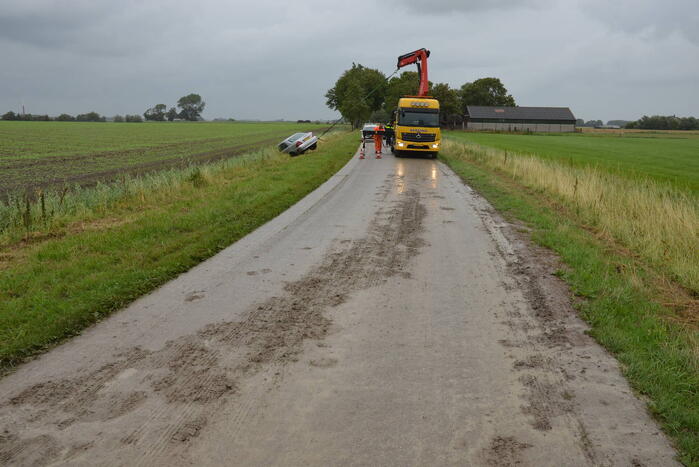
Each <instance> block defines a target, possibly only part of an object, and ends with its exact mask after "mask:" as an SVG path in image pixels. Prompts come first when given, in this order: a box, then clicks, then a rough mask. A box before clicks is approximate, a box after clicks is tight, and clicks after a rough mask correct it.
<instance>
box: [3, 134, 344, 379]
mask: <svg viewBox="0 0 699 467" xmlns="http://www.w3.org/2000/svg"><path fill="white" fill-rule="evenodd" d="M355 146H356V135H352V134H350V133H347V132H338V133H334V134H330V135H327V136H326V137H325V138H324V142H323V144H321V145H320V146H319V148H318V150H317V151H314V152H313V153H309V154H305V155H303V156H301V157H296V158H290V157H289V156H288V155H285V154H279V153H278V152H277V151H275V150H274V149H272V148H269V149H264V150H261V151H258V152H255V153H251V154H248V155H243V156H240V157H238V158H235V159H229V160H225V161H220V162H216V163H212V164H208V165H202V166H198V167H190V168H186V169H179V170H170V171H165V172H160V173H157V174H153V175H149V176H144V177H138V178H129V179H123V180H122V181H121V182H116V183H114V184H103V185H98V186H96V187H92V188H85V189H81V190H77V191H75V192H70V193H65V192H59V193H55V194H52V195H50V196H49V195H47V196H41V197H39V198H38V199H37V200H35V201H34V202H33V204H31V205H29V208H28V209H26V210H25V207H24V206H21V207H20V208H21V209H20V211H23V212H29V218H27V219H25V221H26V222H25V221H23V220H22V219H21V215H20V218H17V219H14V220H12V221H9V220H7V217H6V216H4V219H5V222H4V223H3V224H2V225H1V226H0V229H2V231H1V233H0V365H1V369H2V370H3V371H6V370H8V369H10V368H11V367H12V366H13V365H15V364H17V363H19V362H20V361H22V360H23V359H24V358H26V357H28V356H31V355H33V354H36V353H38V352H41V351H42V350H44V349H46V348H48V347H50V346H52V345H54V344H56V343H57V342H60V341H61V340H62V339H64V338H65V337H68V336H70V335H74V334H76V333H78V332H80V331H81V330H82V329H83V328H85V327H86V326H88V325H90V324H92V323H94V322H95V321H97V320H99V319H100V318H101V317H103V316H106V315H108V314H109V313H110V312H112V311H115V310H118V309H120V308H122V307H123V306H124V305H126V304H128V303H129V302H131V301H133V300H135V299H136V298H138V297H139V296H141V295H143V294H145V293H148V292H149V291H151V290H153V289H154V288H156V287H158V286H159V285H161V284H163V283H165V282H166V281H168V280H169V279H172V278H173V277H175V276H177V275H178V274H180V273H182V272H184V271H186V270H188V269H190V268H191V267H192V266H194V265H196V264H197V263H199V262H201V261H202V260H204V259H206V258H208V257H210V256H212V255H213V254H215V253H216V252H218V251H220V250H221V249H223V248H225V247H226V246H228V245H230V244H231V243H233V242H235V241H236V240H237V239H239V238H241V237H242V236H244V235H245V234H247V233H249V232H250V231H252V230H254V229H255V228H256V227H258V226H260V225H262V224H263V223H265V222H266V221H268V220H270V219H272V218H274V217H275V216H277V215H278V214H280V213H281V212H283V211H284V210H286V209H287V208H288V207H290V206H291V205H292V204H294V203H295V202H296V201H298V200H299V199H301V198H302V197H303V196H305V195H306V194H308V193H309V192H311V191H312V190H314V189H315V188H316V187H318V186H319V185H320V184H321V183H322V182H324V181H325V180H327V179H328V178H329V177H330V176H331V175H333V174H334V173H335V172H336V171H337V170H339V169H340V168H341V167H342V166H343V165H344V164H345V163H346V162H347V161H348V160H349V159H350V157H351V156H352V154H353V153H354V149H355ZM42 212H43V213H44V214H43V217H42ZM47 212H48V213H51V215H50V216H49V214H47ZM30 219H32V220H31V221H30Z"/></svg>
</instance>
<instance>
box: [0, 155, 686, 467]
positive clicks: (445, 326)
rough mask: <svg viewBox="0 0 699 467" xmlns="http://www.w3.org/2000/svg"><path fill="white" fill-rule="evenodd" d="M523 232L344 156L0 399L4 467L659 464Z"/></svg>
mask: <svg viewBox="0 0 699 467" xmlns="http://www.w3.org/2000/svg"><path fill="white" fill-rule="evenodd" d="M304 157H314V156H313V155H310V156H304ZM521 230H522V227H516V228H515V227H513V226H511V225H509V224H507V223H505V222H503V221H502V220H501V219H500V218H499V217H498V216H497V214H496V213H494V212H493V211H492V209H490V208H489V206H488V205H487V203H486V202H485V201H484V200H483V199H481V198H480V197H479V196H478V195H476V194H475V193H474V192H473V191H471V189H470V188H469V187H468V186H466V185H464V184H463V183H462V182H461V181H460V179H459V178H458V177H457V176H455V175H454V174H453V173H452V172H451V171H450V170H449V169H448V168H447V167H446V166H444V165H443V164H441V163H439V162H437V161H434V160H429V159H414V158H400V159H399V158H395V157H393V156H392V155H390V154H384V158H383V159H380V160H377V159H374V158H373V155H372V154H369V157H368V158H367V159H366V160H359V159H358V158H356V157H355V158H354V159H353V160H352V161H351V162H350V163H349V164H348V165H347V166H345V167H344V168H343V169H342V170H341V171H340V172H339V173H337V174H336V175H335V176H334V177H333V178H332V179H331V180H329V181H328V182H327V183H326V184H324V185H323V186H322V187H320V188H319V189H318V190H316V191H315V192H313V193H312V194H310V195H309V196H308V197H306V198H305V199H304V200H302V201H301V202H300V203H298V204H297V205H295V206H294V207H292V208H291V209H290V210H288V211H287V212H285V213H284V214H282V215H281V216H279V217H278V218H277V219H275V220H273V221H272V222H270V223H268V224H266V225H265V226H263V227H262V228H260V229H258V230H257V231H255V232H254V233H252V234H250V235H249V236H247V237H245V238H244V239H242V240H240V241H239V242H237V243H236V244H234V245H232V246H231V247H229V248H228V249H226V250H224V251H223V252H221V253H220V254H219V255H217V256H215V257H214V258H212V259H210V260H208V261H206V262H205V263H203V264H201V265H199V266H198V267H196V268H194V269H193V270H191V271H190V272H188V273H186V274H183V275H182V276H180V277H179V278H177V279H176V280H174V281H172V282H170V283H168V284H167V285H165V286H163V287H162V288H160V289H159V290H157V291H155V292H154V293H152V294H150V295H148V296H146V297H143V298H142V299H140V300H138V301H137V302H135V303H134V304H132V305H131V306H129V307H128V308H127V309H125V310H123V311H121V312H119V313H115V314H114V315H113V316H111V317H110V318H109V319H107V320H105V321H103V322H101V323H99V324H98V325H96V326H94V327H92V328H91V329H89V330H87V331H86V332H84V333H83V334H82V335H81V336H79V337H76V338H74V339H73V340H71V341H70V342H67V343H66V344H64V345H62V346H60V347H58V348H56V349H54V350H52V351H50V352H48V353H47V354H45V355H44V356H42V357H41V358H38V359H36V360H35V361H32V362H30V363H27V364H25V365H24V366H22V367H21V368H20V369H18V371H16V372H15V373H13V374H11V375H9V376H7V377H5V378H4V379H3V380H2V381H0V464H3V465H5V464H7V465H48V464H53V465H148V466H155V465H168V466H170V465H279V466H290V465H291V466H301V465H317V466H321V465H322V466H325V465H396V466H405V465H430V466H436V465H519V466H546V465H551V466H562V465H566V466H575V465H615V466H616V465H619V466H632V465H633V466H656V465H664V466H665V465H673V463H674V461H673V456H674V454H675V453H674V451H673V449H672V448H671V446H670V444H669V442H668V441H667V439H666V438H665V436H664V435H663V434H662V433H661V432H660V430H659V428H658V427H657V425H656V424H655V423H654V422H653V421H652V420H651V419H650V417H649V416H648V415H647V413H646V411H645V408H644V404H643V403H642V402H640V401H639V400H638V399H637V398H636V397H635V396H634V395H633V393H632V391H631V390H630V388H629V386H628V384H627V383H626V381H625V380H624V379H623V378H622V376H621V375H620V373H619V370H618V364H617V363H616V361H615V360H614V359H613V358H612V357H611V356H609V355H608V354H607V353H606V352H605V351H604V350H603V349H601V348H600V347H599V346H597V345H596V344H595V343H594V342H593V341H592V340H591V339H590V338H589V337H588V336H587V335H586V334H585V332H584V331H585V329H586V326H585V325H584V324H583V323H582V322H581V321H580V320H579V319H578V318H577V317H576V315H575V312H574V311H573V308H572V307H571V304H570V300H569V298H568V293H567V291H566V289H565V287H564V286H563V284H561V283H560V282H558V279H557V278H556V277H554V276H553V275H552V273H553V272H555V271H556V270H557V269H558V268H559V265H558V264H556V261H555V259H553V258H552V257H551V256H550V255H549V254H548V253H546V252H545V251H542V250H540V249H537V248H535V247H533V246H531V245H529V244H527V242H526V241H525V240H523V238H522V233H521Z"/></svg>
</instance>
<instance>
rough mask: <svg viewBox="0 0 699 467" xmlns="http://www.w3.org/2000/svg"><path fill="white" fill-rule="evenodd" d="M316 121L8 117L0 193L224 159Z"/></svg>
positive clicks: (0, 124) (2, 128)
mask: <svg viewBox="0 0 699 467" xmlns="http://www.w3.org/2000/svg"><path fill="white" fill-rule="evenodd" d="M325 126H327V125H318V124H311V123H303V124H297V123H287V122H273V123H242V122H241V123H237V122H236V123H228V122H226V123H215V122H194V123H189V122H174V123H170V122H157V123H155V122H153V123H140V124H139V123H110V122H105V123H82V122H14V121H0V193H1V192H8V191H21V190H26V189H27V188H28V187H45V186H50V185H56V184H64V183H71V184H72V183H79V184H89V183H93V182H94V181H96V180H109V179H114V178H117V177H119V176H120V174H122V173H123V172H128V173H143V172H148V171H154V170H159V169H162V168H166V167H173V166H182V165H184V164H188V163H189V162H191V161H211V160H217V159H222V158H226V157H230V156H234V155H237V154H241V153H243V152H246V151H249V150H250V149H252V148H255V147H259V146H260V145H263V144H274V143H276V142H278V141H280V140H281V139H283V138H285V137H286V136H289V135H290V134H292V133H295V132H297V131H309V130H315V131H316V132H317V131H318V130H319V129H321V128H323V127H325Z"/></svg>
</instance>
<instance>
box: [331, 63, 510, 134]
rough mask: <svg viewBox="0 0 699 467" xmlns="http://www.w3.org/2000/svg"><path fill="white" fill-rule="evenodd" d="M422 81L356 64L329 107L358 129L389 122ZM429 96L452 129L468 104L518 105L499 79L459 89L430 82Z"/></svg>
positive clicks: (411, 75) (333, 94)
mask: <svg viewBox="0 0 699 467" xmlns="http://www.w3.org/2000/svg"><path fill="white" fill-rule="evenodd" d="M419 81H420V79H419V76H418V74H417V73H416V72H414V71H406V72H403V73H402V74H400V75H399V76H395V77H392V78H391V79H389V80H387V79H386V76H385V75H384V74H383V73H382V72H380V71H379V70H376V69H373V68H367V67H364V66H362V65H359V64H355V63H353V64H352V68H350V69H349V70H346V71H345V72H344V73H343V74H342V75H341V76H340V78H338V80H337V81H336V82H335V86H333V87H332V88H331V89H329V90H328V92H327V93H326V94H325V97H326V99H327V101H326V104H327V105H328V107H330V108H331V109H333V110H337V111H339V112H340V114H341V115H342V116H343V117H344V118H345V119H346V120H347V121H349V122H350V123H352V125H353V126H354V127H355V128H356V127H358V126H359V125H360V124H361V123H362V122H364V121H367V120H372V121H379V122H387V121H388V120H389V119H390V116H391V113H392V112H393V110H394V109H395V108H396V107H397V105H398V99H400V97H401V96H406V95H415V94H417V91H418V85H419ZM429 95H430V96H433V97H435V98H436V99H438V100H439V103H440V108H441V111H440V119H441V124H442V125H444V126H452V127H453V126H455V125H457V124H460V123H461V121H462V120H463V115H464V113H465V111H466V106H467V105H502V106H514V105H516V104H515V99H514V97H512V95H510V94H508V92H507V89H506V88H505V86H504V85H503V84H502V82H501V81H500V80H499V79H498V78H481V79H478V80H476V81H474V82H472V83H466V84H464V85H462V86H461V87H460V88H458V89H454V88H451V87H449V85H448V84H447V83H436V84H435V83H432V82H431V81H430V83H429Z"/></svg>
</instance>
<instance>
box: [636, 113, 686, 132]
mask: <svg viewBox="0 0 699 467" xmlns="http://www.w3.org/2000/svg"><path fill="white" fill-rule="evenodd" d="M626 128H639V129H641V130H699V120H697V119H696V118H695V117H677V116H675V115H667V116H664V115H653V116H651V117H649V116H647V115H644V116H643V117H642V118H640V119H639V120H636V121H635V122H629V123H628V124H627V125H626Z"/></svg>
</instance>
